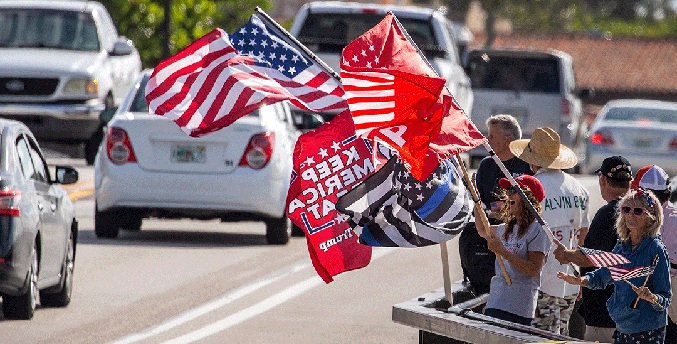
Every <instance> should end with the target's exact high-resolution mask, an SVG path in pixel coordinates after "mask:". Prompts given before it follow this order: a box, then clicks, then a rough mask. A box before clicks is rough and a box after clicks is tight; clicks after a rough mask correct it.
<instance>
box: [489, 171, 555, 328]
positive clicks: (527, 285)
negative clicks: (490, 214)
mask: <svg viewBox="0 0 677 344" xmlns="http://www.w3.org/2000/svg"><path fill="white" fill-rule="evenodd" d="M515 181H517V184H518V185H519V186H520V188H521V189H522V190H523V191H524V194H525V195H526V196H527V198H528V199H529V202H530V203H531V204H532V205H533V207H534V208H535V209H536V210H537V211H538V212H539V213H540V212H541V201H542V200H543V198H544V197H545V191H544V190H543V185H541V182H539V181H538V179H536V178H534V177H532V176H529V175H522V176H520V177H517V178H515ZM498 185H499V186H500V187H501V188H502V190H501V191H500V192H499V195H497V196H498V198H499V199H500V200H502V201H503V203H504V206H503V209H502V210H501V217H502V221H503V223H502V224H500V225H497V226H491V227H490V230H491V233H492V235H491V236H490V235H489V234H487V231H486V229H485V228H484V226H483V224H482V222H481V221H477V223H476V225H477V232H478V233H480V235H482V237H484V238H485V239H487V246H488V247H489V249H490V250H491V251H492V252H494V253H495V254H496V256H497V257H498V256H499V255H500V256H501V257H502V259H503V262H504V263H505V268H506V271H507V272H508V276H510V279H511V284H510V285H508V284H507V282H506V280H505V279H504V277H503V273H502V271H501V268H500V265H499V264H498V262H496V263H495V264H494V269H495V271H496V273H495V276H494V277H493V278H492V279H491V285H490V293H489V299H488V301H487V306H486V310H485V312H484V314H485V315H488V316H491V317H494V318H498V319H502V320H507V321H511V322H515V323H519V324H523V325H528V326H530V325H531V323H532V321H533V319H534V312H535V310H536V299H537V297H538V289H539V288H540V286H541V269H542V268H543V263H544V262H545V255H546V254H547V253H548V250H549V249H550V239H549V238H548V234H547V233H546V232H545V231H544V230H543V228H542V227H541V225H540V224H539V223H538V222H537V221H536V218H535V216H534V215H533V214H532V213H531V212H530V211H529V208H527V205H526V204H525V203H524V202H525V201H524V200H523V199H522V198H521V197H520V195H519V194H518V193H517V192H512V189H511V186H510V183H509V182H508V180H507V179H505V178H501V179H500V180H499V182H498ZM477 211H478V210H477V207H475V212H476V213H475V216H476V217H477V216H479V214H478V213H477Z"/></svg>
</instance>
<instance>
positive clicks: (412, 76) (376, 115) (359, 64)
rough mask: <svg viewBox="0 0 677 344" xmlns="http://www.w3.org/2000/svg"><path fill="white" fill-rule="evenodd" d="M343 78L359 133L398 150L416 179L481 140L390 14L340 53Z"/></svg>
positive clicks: (440, 80) (439, 79)
mask: <svg viewBox="0 0 677 344" xmlns="http://www.w3.org/2000/svg"><path fill="white" fill-rule="evenodd" d="M341 80H342V83H343V87H344V89H345V91H346V94H345V96H346V99H347V101H348V104H349V108H350V112H351V114H352V116H353V121H354V123H355V130H356V132H357V134H358V135H360V136H362V137H365V138H369V139H371V140H375V139H378V140H379V141H381V142H384V143H386V144H388V145H389V146H390V147H392V148H393V149H394V150H396V151H397V153H398V155H399V156H400V158H401V159H402V161H403V163H404V164H405V166H407V167H408V168H409V171H411V173H412V174H413V175H414V177H416V178H417V179H418V180H419V181H422V180H425V179H426V178H427V177H428V175H430V173H431V172H432V171H433V170H434V169H435V168H436V167H437V165H438V164H439V162H440V161H442V160H444V159H446V158H449V157H450V156H452V155H455V154H458V153H460V152H462V151H465V150H468V149H470V148H473V147H476V146H478V145H479V144H481V143H482V142H484V137H483V136H482V135H481V134H480V133H479V131H477V129H476V128H475V127H474V125H472V123H471V122H470V121H469V120H468V118H467V116H466V115H465V114H464V113H463V110H461V109H460V108H459V107H458V105H457V104H456V102H455V101H454V100H453V97H451V95H450V94H449V92H448V91H447V90H446V89H444V84H445V80H444V79H442V78H439V77H438V76H437V74H436V73H435V71H434V70H433V69H432V67H430V64H428V63H427V61H426V60H425V58H424V57H423V56H422V55H421V54H420V53H419V51H418V50H417V48H416V47H415V46H414V45H413V42H412V41H411V40H410V39H409V38H408V35H407V34H406V31H405V30H404V28H403V27H402V26H401V25H400V24H399V22H398V21H397V20H396V19H395V17H394V15H393V14H392V13H388V15H386V17H385V18H384V19H383V20H382V21H381V22H380V23H379V24H377V25H376V26H374V27H373V28H372V29H370V30H369V31H367V32H366V33H364V34H363V35H361V36H360V37H358V38H357V39H355V40H354V41H353V42H351V43H350V44H348V46H346V47H345V48H344V49H343V53H342V59H341ZM452 118H453V119H452Z"/></svg>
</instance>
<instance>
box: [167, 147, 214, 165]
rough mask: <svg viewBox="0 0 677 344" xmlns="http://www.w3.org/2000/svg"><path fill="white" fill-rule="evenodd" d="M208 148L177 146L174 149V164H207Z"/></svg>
mask: <svg viewBox="0 0 677 344" xmlns="http://www.w3.org/2000/svg"><path fill="white" fill-rule="evenodd" d="M206 151H207V148H206V147H205V146H199V145H175V146H174V147H172V162H195V163H204V162H205V152H206Z"/></svg>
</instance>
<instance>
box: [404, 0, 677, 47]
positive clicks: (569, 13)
mask: <svg viewBox="0 0 677 344" xmlns="http://www.w3.org/2000/svg"><path fill="white" fill-rule="evenodd" d="M415 2H416V3H418V4H426V5H430V4H431V3H432V2H433V1H431V0H415ZM471 2H478V3H479V4H480V5H481V7H482V9H484V11H485V12H486V13H487V17H486V22H485V32H486V34H487V42H486V45H491V44H492V42H493V37H494V24H495V21H496V19H497V18H499V17H501V18H506V19H508V20H509V21H510V22H511V23H512V25H513V29H514V30H517V31H528V32H576V31H579V32H580V31H584V32H593V33H600V34H604V35H621V36H639V37H666V36H672V37H675V36H677V25H675V24H677V14H676V13H675V8H674V6H673V1H671V0H441V3H442V4H443V5H444V6H445V7H447V9H448V12H447V13H448V16H449V17H450V18H451V19H452V20H463V19H464V18H463V16H462V15H463V14H465V13H467V11H468V8H469V7H470V3H471Z"/></svg>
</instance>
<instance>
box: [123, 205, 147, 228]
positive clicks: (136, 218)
mask: <svg viewBox="0 0 677 344" xmlns="http://www.w3.org/2000/svg"><path fill="white" fill-rule="evenodd" d="M120 215H121V217H122V218H123V219H124V224H123V226H122V228H123V229H126V230H129V231H140V230H141V223H142V222H143V214H142V213H141V212H140V211H136V210H128V211H124V212H121V214H120Z"/></svg>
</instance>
